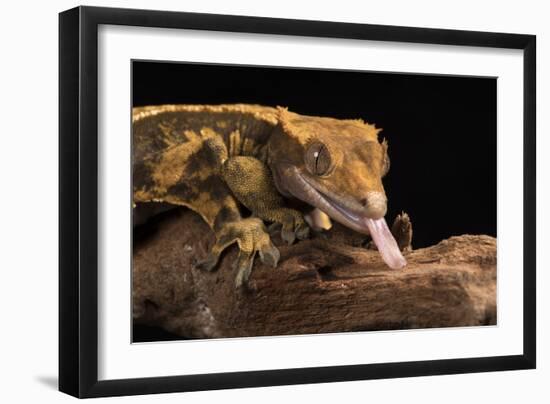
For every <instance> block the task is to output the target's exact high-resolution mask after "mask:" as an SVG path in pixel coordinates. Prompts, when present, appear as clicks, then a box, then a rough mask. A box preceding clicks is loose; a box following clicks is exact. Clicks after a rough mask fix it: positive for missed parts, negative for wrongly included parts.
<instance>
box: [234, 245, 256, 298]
mask: <svg viewBox="0 0 550 404" xmlns="http://www.w3.org/2000/svg"><path fill="white" fill-rule="evenodd" d="M253 263H254V254H247V253H244V252H242V251H241V252H240V253H239V258H237V260H236V261H235V264H234V266H235V267H236V270H237V276H236V277H235V288H236V289H239V288H241V287H244V286H246V285H247V284H248V278H249V277H250V273H251V272H252V264H253Z"/></svg>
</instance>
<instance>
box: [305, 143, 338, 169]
mask: <svg viewBox="0 0 550 404" xmlns="http://www.w3.org/2000/svg"><path fill="white" fill-rule="evenodd" d="M305 162H306V168H307V169H308V171H309V172H310V173H311V174H314V175H319V176H321V175H326V174H328V173H329V171H330V169H331V168H332V159H331V157H330V152H329V151H328V149H327V147H326V146H325V145H324V144H322V143H320V142H315V143H312V144H311V145H310V146H309V147H308V149H307V151H306V156H305Z"/></svg>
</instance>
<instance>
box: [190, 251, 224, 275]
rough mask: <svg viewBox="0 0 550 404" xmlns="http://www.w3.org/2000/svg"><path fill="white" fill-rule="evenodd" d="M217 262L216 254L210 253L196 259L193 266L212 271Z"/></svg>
mask: <svg viewBox="0 0 550 404" xmlns="http://www.w3.org/2000/svg"><path fill="white" fill-rule="evenodd" d="M217 263H218V256H217V255H215V254H212V253H210V254H208V255H207V256H206V258H205V259H203V260H198V261H196V262H195V265H194V267H195V268H197V269H200V270H202V271H212V270H213V269H214V268H215V267H216V264H217Z"/></svg>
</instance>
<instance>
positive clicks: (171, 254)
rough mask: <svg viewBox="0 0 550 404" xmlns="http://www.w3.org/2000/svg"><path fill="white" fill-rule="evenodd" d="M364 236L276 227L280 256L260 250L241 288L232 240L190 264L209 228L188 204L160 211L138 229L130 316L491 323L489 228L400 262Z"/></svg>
mask: <svg viewBox="0 0 550 404" xmlns="http://www.w3.org/2000/svg"><path fill="white" fill-rule="evenodd" d="M363 238H364V236H361V235H358V234H356V233H353V232H350V231H347V230H345V229H343V228H342V227H339V226H335V228H334V229H333V230H331V231H330V232H328V234H327V235H326V236H324V237H322V236H317V237H314V238H313V239H311V240H306V241H301V242H298V243H297V244H295V245H292V246H285V245H284V244H282V242H281V240H280V238H279V237H274V238H273V241H274V243H275V244H276V245H278V246H279V249H280V251H281V260H280V262H279V266H278V267H277V268H271V267H267V266H264V265H262V264H261V262H260V260H259V259H257V260H256V263H255V265H254V270H253V272H252V275H251V277H250V281H249V287H248V289H246V290H242V289H241V290H238V289H235V287H234V279H235V275H236V273H235V270H234V269H233V268H232V265H231V264H232V263H233V261H234V260H235V258H236V254H237V248H236V246H233V247H231V248H229V249H228V250H227V251H226V253H225V254H224V255H223V257H222V260H221V262H220V264H219V266H218V269H217V270H216V271H214V272H203V271H201V270H198V269H194V268H193V262H194V260H195V259H200V258H203V257H204V256H205V254H206V251H207V250H208V247H209V246H210V245H211V244H212V243H213V241H214V237H213V234H212V232H211V231H210V230H209V228H208V227H207V225H206V224H205V223H204V222H203V221H202V220H201V218H200V217H199V216H197V215H196V214H195V213H193V212H191V211H188V210H185V209H180V210H175V211H171V212H167V213H164V214H163V215H160V216H159V217H157V218H155V219H154V222H153V223H149V224H147V225H146V226H142V227H141V228H138V229H137V230H136V231H135V234H134V239H135V241H134V243H135V244H134V257H133V306H134V320H135V322H136V323H137V324H146V325H155V326H160V327H162V328H164V329H165V330H167V331H170V332H172V333H175V334H177V335H181V336H183V337H186V338H220V337H240V336H259V335H288V334H315V333H329V332H344V331H365V330H388V329H408V328H427V327H456V326H479V325H489V324H496V239H495V238H493V237H489V236H484V235H477V236H473V235H463V236H458V237H451V238H450V239H447V240H444V241H442V242H440V243H439V244H437V245H435V246H433V247H429V248H424V249H418V250H414V251H412V252H409V253H406V254H405V257H406V258H407V261H408V265H407V266H406V267H405V268H404V269H402V270H391V269H389V268H388V267H387V266H386V265H385V264H384V263H383V262H382V260H381V259H380V256H379V254H378V252H377V251H372V250H369V249H366V248H364V247H363V246H361V244H362V243H363V242H364V239H363Z"/></svg>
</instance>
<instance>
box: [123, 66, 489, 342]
mask: <svg viewBox="0 0 550 404" xmlns="http://www.w3.org/2000/svg"><path fill="white" fill-rule="evenodd" d="M132 69H133V71H132V81H133V86H132V88H133V94H132V98H133V105H134V106H142V105H154V104H177V103H184V104H220V103H253V104H262V105H269V106H276V105H280V106H286V107H288V108H289V110H291V111H293V112H297V113H300V114H306V115H319V116H330V117H334V118H362V119H364V120H365V121H367V122H369V123H374V124H376V126H377V127H380V128H383V131H382V132H381V136H383V137H385V138H387V139H388V142H389V155H390V160H391V169H390V172H389V174H388V175H387V176H386V177H385V178H384V187H385V190H386V194H387V196H388V201H389V202H388V215H387V220H388V222H391V221H393V218H394V217H395V215H396V214H397V213H399V212H400V211H401V210H403V211H405V212H407V213H408V214H409V215H410V217H411V220H412V223H413V232H414V235H413V247H414V248H419V247H425V246H429V245H433V244H435V243H437V242H439V241H441V240H442V239H445V238H448V237H450V236H453V235H459V234H489V235H492V236H496V152H497V149H496V88H497V80H496V79H495V78H477V77H456V76H433V75H411V74H395V73H367V72H355V71H334V70H311V69H292V68H271V67H249V66H236V65H204V64H189V63H159V62H137V61H134V62H133V63H132ZM390 225H391V223H390ZM135 331H137V330H135ZM134 337H135V338H134V340H135V341H136V340H137V339H136V337H137V335H136V333H135V334H134ZM157 340H158V338H157Z"/></svg>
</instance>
